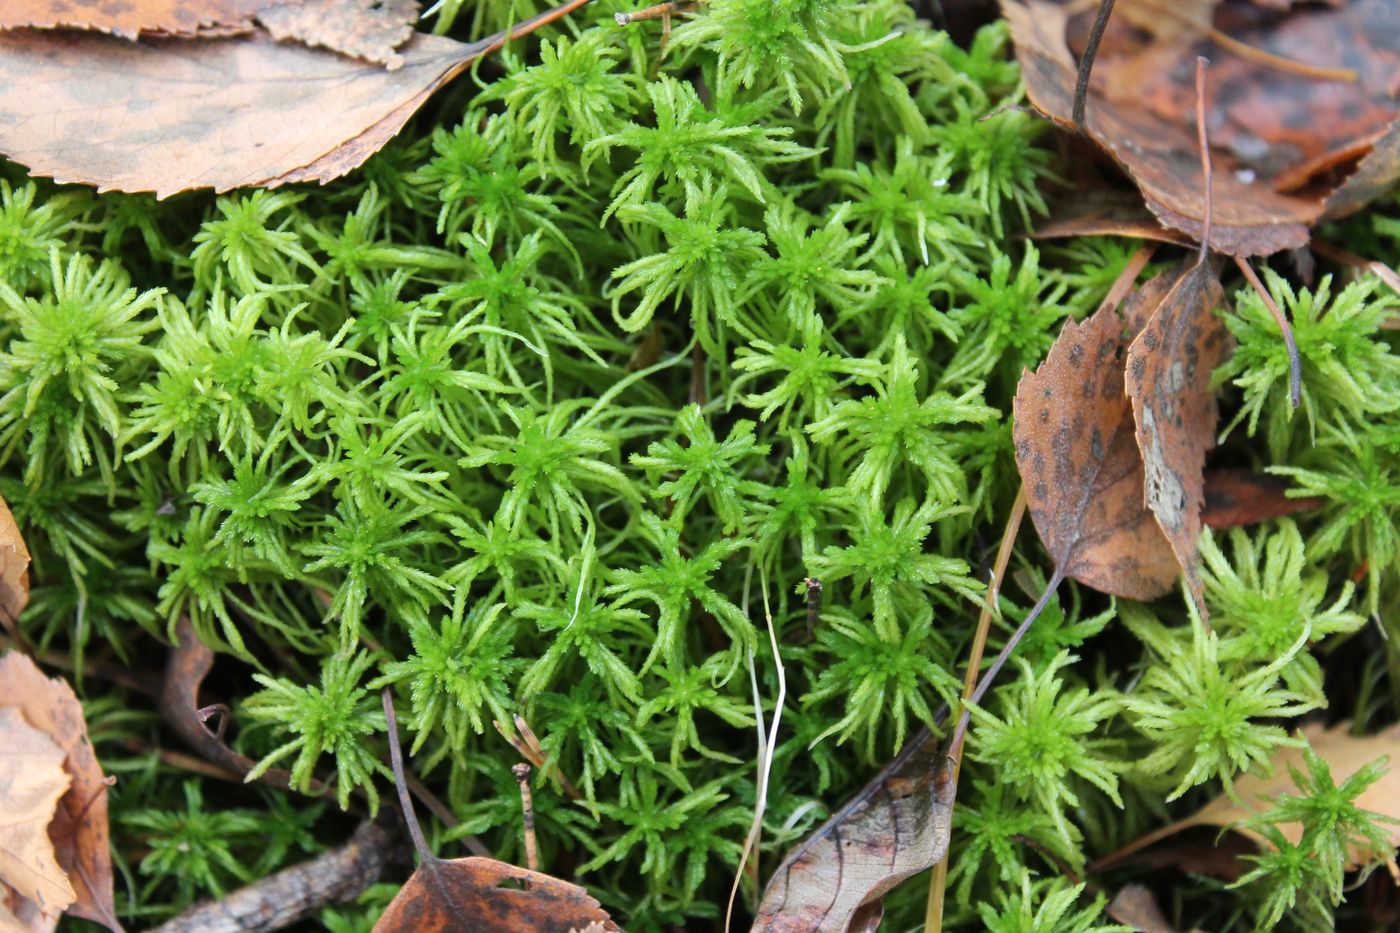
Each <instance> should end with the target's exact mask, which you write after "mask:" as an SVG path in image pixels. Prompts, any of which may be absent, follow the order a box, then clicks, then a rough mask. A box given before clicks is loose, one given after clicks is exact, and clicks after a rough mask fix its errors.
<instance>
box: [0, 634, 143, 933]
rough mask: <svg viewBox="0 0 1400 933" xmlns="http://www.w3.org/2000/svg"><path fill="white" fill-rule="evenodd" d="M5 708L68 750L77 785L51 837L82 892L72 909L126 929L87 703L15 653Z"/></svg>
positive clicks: (1, 672) (5, 681)
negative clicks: (115, 889)
mask: <svg viewBox="0 0 1400 933" xmlns="http://www.w3.org/2000/svg"><path fill="white" fill-rule="evenodd" d="M3 707H9V708H13V709H15V710H16V711H18V712H19V713H21V714H22V715H23V716H24V719H25V721H26V722H28V723H29V724H30V725H31V726H33V727H35V728H36V729H39V730H40V731H42V732H43V733H45V734H46V735H48V736H49V737H50V738H52V739H53V741H54V742H55V743H57V745H58V747H59V748H60V749H62V751H63V753H64V758H63V769H64V771H66V772H67V773H68V776H69V777H70V778H71V779H72V784H71V786H70V787H69V789H68V792H67V793H66V794H64V795H63V797H62V799H61V800H59V802H58V811H57V813H55V814H54V818H53V823H52V824H51V825H50V827H49V837H50V838H51V839H52V840H53V844H54V848H55V850H56V851H57V853H58V863H59V865H61V866H62V867H63V870H64V871H65V872H67V874H68V879H69V881H70V882H71V884H72V889H73V891H74V893H75V894H76V896H77V900H76V901H74V903H73V905H72V906H71V907H69V908H68V913H70V914H72V915H73V916H77V917H83V918H85V919H88V920H93V921H95V922H97V923H102V924H105V925H106V926H108V927H110V928H111V929H113V930H120V929H121V924H120V923H118V922H117V916H116V906H115V903H114V901H113V897H112V856H111V852H110V851H109V849H108V827H107V781H106V779H105V778H104V777H103V774H102V766H101V764H99V763H98V761H97V755H96V754H95V753H94V752H93V749H92V741H91V740H90V739H89V738H88V734H87V723H86V721H85V720H84V719H83V707H82V704H80V703H79V702H78V698H77V696H75V695H74V693H73V688H72V687H70V686H68V684H67V683H66V682H64V681H63V680H62V679H61V678H54V679H52V680H51V679H49V678H47V677H45V676H44V675H43V673H42V672H41V671H40V670H39V669H38V668H37V667H35V666H34V662H33V661H31V660H30V659H29V658H28V657H27V656H26V655H22V654H19V653H18V652H14V651H12V652H10V653H9V654H7V655H5V657H3V658H0V708H3ZM2 747H3V743H0V748H2Z"/></svg>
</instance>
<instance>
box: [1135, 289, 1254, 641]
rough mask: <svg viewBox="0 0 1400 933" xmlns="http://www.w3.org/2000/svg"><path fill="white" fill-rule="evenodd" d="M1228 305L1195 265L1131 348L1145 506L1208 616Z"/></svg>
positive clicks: (1172, 290) (1203, 615)
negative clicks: (1222, 315)
mask: <svg viewBox="0 0 1400 933" xmlns="http://www.w3.org/2000/svg"><path fill="white" fill-rule="evenodd" d="M1223 299H1224V295H1223V293H1222V291H1221V289H1220V283H1219V281H1218V280H1217V279H1216V277H1215V273H1214V272H1213V271H1212V270H1211V268H1210V264H1209V263H1206V262H1194V263H1192V264H1191V265H1190V266H1189V267H1188V268H1187V269H1185V270H1184V271H1183V272H1182V273H1181V274H1180V275H1179V276H1178V277H1177V279H1176V283H1175V284H1174V285H1173V286H1172V289H1171V291H1169V292H1168V293H1167V295H1166V297H1164V298H1163V299H1162V301H1161V303H1160V304H1159V305H1158V306H1157V310H1156V312H1155V313H1154V314H1153V315H1152V319H1151V320H1150V321H1148V322H1147V324H1146V326H1144V327H1143V329H1142V332H1141V333H1140V334H1138V335H1137V338H1136V339H1135V340H1134V341H1133V343H1132V346H1130V347H1129V348H1128V365H1127V372H1126V379H1127V390H1128V396H1129V398H1130V399H1131V400H1132V410H1133V422H1134V424H1135V425H1136V437H1137V445H1138V449H1139V451H1141V454H1142V462H1143V468H1144V477H1145V497H1146V503H1147V507H1148V508H1149V509H1151V511H1152V514H1153V515H1154V516H1155V517H1156V519H1157V524H1158V525H1159V526H1160V527H1161V529H1162V532H1163V534H1165V535H1166V538H1167V541H1168V543H1170V544H1171V549H1172V551H1173V552H1174V553H1175V554H1176V558H1177V561H1178V562H1179V563H1180V564H1181V570H1182V572H1183V573H1184V574H1185V576H1186V585H1187V588H1188V589H1189V590H1190V592H1191V596H1192V599H1193V600H1194V601H1195V603H1196V607H1197V609H1198V610H1199V611H1200V613H1201V617H1202V618H1205V617H1206V606H1205V597H1204V595H1203V591H1204V584H1203V583H1202V581H1201V574H1200V567H1199V563H1200V559H1199V553H1198V550H1197V539H1198V538H1200V536H1201V509H1202V507H1203V506H1204V504H1205V488H1204V487H1205V480H1204V472H1205V461H1206V451H1208V450H1210V448H1212V447H1214V446H1215V432H1216V423H1217V421H1218V412H1217V410H1216V404H1215V393H1214V392H1213V391H1212V390H1211V386H1210V377H1211V373H1213V372H1214V371H1215V369H1216V367H1217V366H1219V365H1220V362H1221V360H1222V359H1223V358H1224V356H1225V352H1226V350H1227V349H1228V348H1229V339H1228V332H1227V331H1226V330H1225V325H1224V324H1223V323H1222V322H1221V320H1220V319H1219V318H1218V317H1217V316H1216V314H1215V309H1216V308H1217V307H1219V306H1220V305H1221V304H1222V302H1223Z"/></svg>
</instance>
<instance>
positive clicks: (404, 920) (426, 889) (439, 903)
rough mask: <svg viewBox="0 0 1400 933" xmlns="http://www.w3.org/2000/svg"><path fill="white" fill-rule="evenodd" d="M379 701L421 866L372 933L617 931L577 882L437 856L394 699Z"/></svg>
mask: <svg viewBox="0 0 1400 933" xmlns="http://www.w3.org/2000/svg"><path fill="white" fill-rule="evenodd" d="M383 700H384V716H385V719H386V721H387V723H388V727H389V757H390V761H391V763H392V765H393V770H394V786H395V788H396V789H397V790H398V794H399V806H400V808H402V810H403V816H404V821H405V822H406V823H407V824H408V832H409V835H410V837H412V839H413V848H414V850H415V851H416V852H417V853H418V868H417V870H416V871H414V873H413V875H412V877H410V878H409V879H408V881H407V882H406V883H405V884H404V886H403V887H402V888H401V889H399V893H398V894H396V895H394V899H393V900H392V901H390V903H389V906H388V908H386V909H385V911H384V914H383V916H381V917H380V918H379V921H378V922H377V923H375V925H374V930H375V933H398V931H403V933H410V931H411V933H435V931H438V933H455V931H457V930H462V929H468V928H469V929H471V930H472V931H473V933H519V931H523V930H529V931H531V933H535V931H539V933H556V931H557V933H569V931H571V930H575V929H578V928H583V929H593V928H594V927H595V926H598V927H601V928H602V930H603V931H604V933H621V928H620V927H618V926H617V924H615V923H613V921H612V918H610V917H609V916H608V914H607V912H606V911H605V910H603V908H602V906H601V905H600V904H599V903H598V901H597V900H595V899H594V898H593V897H591V896H590V895H589V894H588V892H587V891H586V890H584V889H583V888H581V887H579V886H578V885H576V884H570V883H569V882H567V881H564V880H561V879H559V878H554V877H551V876H549V875H546V874H543V873H541V872H537V871H530V870H528V869H525V868H517V867H516V866H514V865H510V864H507V863H506V862H500V861H497V860H496V859H491V858H481V857H479V856H468V857H467V858H459V859H441V858H438V857H437V856H436V855H434V854H433V851H432V849H430V848H428V842H427V840H426V839H424V838H423V830H422V828H421V827H420V826H419V825H418V818H417V816H416V815H415V813H414V809H413V798H412V797H411V796H410V795H409V791H408V781H407V779H406V777H405V772H404V766H403V750H402V749H401V748H400V746H399V730H398V722H397V717H396V716H395V714H394V701H393V694H392V693H391V692H390V690H389V688H387V687H386V688H384V694H383ZM468 920H469V921H470V926H469V927H468V926H466V925H465V924H466V921H468Z"/></svg>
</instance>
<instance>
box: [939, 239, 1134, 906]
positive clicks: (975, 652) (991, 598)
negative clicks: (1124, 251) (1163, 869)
mask: <svg viewBox="0 0 1400 933" xmlns="http://www.w3.org/2000/svg"><path fill="white" fill-rule="evenodd" d="M1141 253H1142V250H1138V253H1136V254H1134V257H1133V258H1134V259H1136V258H1137V255H1138V254H1141ZM1148 255H1149V256H1150V255H1151V252H1150V251H1149V252H1148ZM1143 263H1144V264H1145V263H1146V260H1145V259H1144V260H1143ZM1132 264H1133V262H1132V260H1130V261H1129V263H1128V265H1129V266H1131V265H1132ZM1138 271H1141V266H1139V267H1138ZM1134 278H1136V274H1134ZM1025 515H1026V489H1025V487H1024V486H1023V487H1021V489H1020V491H1018V492H1017V493H1016V501H1015V502H1014V503H1013V504H1012V506H1011V516H1010V517H1009V518H1008V519H1007V520H1006V530H1005V531H1003V532H1002V534H1001V547H1000V548H998V549H997V558H996V563H995V564H993V565H992V577H991V579H990V580H988V581H987V592H986V594H985V596H984V597H983V599H982V613H981V615H980V616H979V617H978V619H977V634H975V635H974V636H973V638H972V651H971V653H970V654H969V655H968V660H967V673H966V674H965V675H964V676H963V693H962V695H963V700H964V702H966V700H967V699H968V698H969V697H971V696H972V691H973V689H974V688H975V687H976V686H977V674H978V672H979V671H980V670H981V668H982V653H983V652H984V651H985V650H986V648H987V634H988V632H989V631H990V630H991V627H992V617H993V616H994V615H999V614H1000V613H998V611H997V600H998V597H999V594H1000V593H1001V581H1002V580H1003V579H1005V577H1006V566H1007V564H1009V563H1010V562H1011V551H1012V549H1013V548H1014V547H1015V544H1016V533H1017V532H1018V531H1020V530H1021V521H1022V519H1024V518H1025ZM960 712H961V711H960ZM961 769H962V756H961V755H959V756H958V757H957V758H955V759H953V786H954V787H955V788H956V787H957V783H958V774H959V772H960V771H961ZM947 885H948V856H947V855H946V854H945V855H944V856H943V858H942V859H940V860H939V862H938V864H937V865H935V866H933V876H932V877H931V878H930V879H929V887H928V907H927V909H926V910H925V914H924V929H925V930H927V931H929V933H936V931H938V930H941V929H942V928H943V892H944V891H945V890H946V888H947Z"/></svg>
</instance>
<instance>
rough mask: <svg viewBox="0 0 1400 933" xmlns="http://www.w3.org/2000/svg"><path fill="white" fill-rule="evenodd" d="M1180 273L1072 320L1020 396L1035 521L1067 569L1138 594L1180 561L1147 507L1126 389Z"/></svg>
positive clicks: (1173, 574)
mask: <svg viewBox="0 0 1400 933" xmlns="http://www.w3.org/2000/svg"><path fill="white" fill-rule="evenodd" d="M1175 283H1176V276H1174V275H1172V274H1169V273H1164V274H1163V275H1159V276H1157V277H1156V278H1153V279H1151V280H1150V281H1149V282H1147V283H1146V284H1145V285H1144V286H1143V287H1142V288H1141V289H1140V290H1138V291H1137V292H1136V293H1134V295H1133V296H1132V297H1131V298H1130V299H1129V301H1128V303H1127V305H1126V306H1125V312H1126V320H1125V319H1124V318H1122V317H1119V314H1118V312H1117V310H1116V309H1114V308H1112V307H1104V308H1100V309H1099V310H1098V311H1096V312H1095V313H1094V314H1093V315H1091V316H1090V317H1088V318H1086V319H1085V320H1084V321H1083V322H1082V323H1075V322H1074V321H1069V322H1067V323H1066V324H1065V328H1064V330H1063V332H1061V334H1060V336H1059V337H1058V338H1057V339H1056V341H1055V343H1054V345H1053V346H1052V347H1051V348H1050V353H1049V354H1048V355H1047V356H1046V358H1045V362H1043V363H1041V365H1040V367H1039V368H1038V369H1037V370H1036V371H1035V372H1033V373H1031V372H1027V373H1026V374H1024V375H1023V376H1022V377H1021V382H1020V385H1019V386H1017V389H1016V398H1015V401H1014V403H1013V416H1014V424H1015V427H1014V438H1015V442H1016V465H1017V468H1018V469H1019V470H1020V473H1021V481H1022V483H1023V484H1024V486H1025V489H1026V497H1027V503H1028V506H1029V508H1030V513H1031V520H1032V521H1033V522H1034V523H1035V528H1036V531H1037V532H1038V533H1039V535H1040V539H1041V541H1043V542H1044V543H1045V547H1046V550H1048V551H1049V552H1050V556H1051V559H1052V560H1053V561H1054V562H1055V567H1056V569H1057V572H1058V573H1060V574H1061V575H1062V576H1068V577H1072V578H1074V579H1076V580H1079V581H1080V582H1082V583H1086V584H1088V585H1089V586H1092V587H1094V588H1095V589H1098V590H1102V591H1103V592H1106V593H1112V594H1114V595H1117V596H1126V597H1129V598H1131V599H1144V600H1146V599H1155V598H1156V597H1158V596H1162V595H1163V594H1165V593H1167V592H1169V591H1170V590H1171V587H1172V584H1173V582H1174V581H1175V580H1176V578H1177V575H1178V574H1179V573H1180V567H1179V566H1178V565H1177V562H1176V559H1175V558H1174V557H1173V554H1172V550H1171V548H1170V546H1169V545H1168V542H1167V541H1166V539H1165V538H1164V537H1163V535H1162V531H1161V530H1160V528H1159V527H1158V526H1157V524H1156V523H1155V522H1154V521H1153V519H1152V516H1151V514H1150V513H1149V512H1148V511H1147V509H1146V508H1145V507H1144V499H1143V490H1144V474H1143V461H1142V457H1141V455H1140V454H1139V453H1138V447H1137V444H1136V442H1135V439H1134V433H1133V419H1132V409H1131V406H1130V404H1129V401H1128V399H1127V397H1126V396H1125V395H1124V375H1123V367H1124V363H1125V356H1126V354H1127V350H1128V344H1129V341H1130V340H1132V338H1133V336H1134V335H1136V334H1137V332H1138V329H1139V328H1141V326H1142V322H1143V321H1144V320H1145V319H1146V318H1147V317H1148V315H1150V314H1152V313H1153V311H1154V309H1155V308H1156V307H1157V306H1158V304H1159V303H1160V302H1161V301H1162V300H1163V299H1164V298H1165V297H1166V296H1167V295H1168V294H1169V293H1170V291H1171V290H1172V287H1173V286H1174V284H1175Z"/></svg>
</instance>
